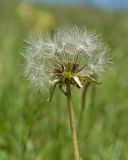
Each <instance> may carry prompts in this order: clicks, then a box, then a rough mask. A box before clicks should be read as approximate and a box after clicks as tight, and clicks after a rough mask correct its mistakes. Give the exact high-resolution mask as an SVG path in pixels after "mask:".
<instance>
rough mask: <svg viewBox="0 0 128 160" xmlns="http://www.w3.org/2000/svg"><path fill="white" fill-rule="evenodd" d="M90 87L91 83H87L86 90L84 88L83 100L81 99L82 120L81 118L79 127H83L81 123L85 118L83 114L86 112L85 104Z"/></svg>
mask: <svg viewBox="0 0 128 160" xmlns="http://www.w3.org/2000/svg"><path fill="white" fill-rule="evenodd" d="M89 86H90V82H87V83H85V85H84V88H83V92H82V98H81V111H80V118H79V126H80V125H81V121H82V118H83V112H84V109H85V103H86V94H87V90H88V87H89Z"/></svg>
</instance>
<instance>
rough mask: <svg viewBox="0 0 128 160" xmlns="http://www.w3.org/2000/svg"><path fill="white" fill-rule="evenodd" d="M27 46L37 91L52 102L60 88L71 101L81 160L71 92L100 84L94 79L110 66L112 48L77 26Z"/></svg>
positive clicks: (27, 68)
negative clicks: (109, 54)
mask: <svg viewBox="0 0 128 160" xmlns="http://www.w3.org/2000/svg"><path fill="white" fill-rule="evenodd" d="M27 43H28V46H27V47H26V53H25V54H24V57H25V59H26V66H25V71H24V73H25V76H26V77H27V78H28V79H29V80H30V82H31V84H33V85H34V86H35V88H36V89H39V90H43V91H45V92H46V91H49V93H50V96H49V100H50V101H51V100H52V97H53V94H54V91H55V89H56V87H58V88H59V89H60V91H61V92H62V93H63V94H64V95H65V96H66V97H67V105H68V112H69V119H70V128H71V135H72V143H73V151H74V160H80V155H79V147H78V140H77V133H76V127H75V116H74V111H73V110H74V109H73V106H72V96H71V92H72V90H71V89H72V87H73V86H74V87H77V88H78V89H80V88H82V87H83V85H84V83H85V82H89V83H95V84H100V82H97V80H96V79H95V78H94V76H93V75H94V74H99V73H100V72H102V71H104V68H105V66H106V65H107V64H108V63H109V58H108V56H107V53H108V47H106V46H105V45H104V43H102V42H101V40H100V39H99V37H98V36H97V34H96V33H95V32H91V31H87V30H86V28H83V29H82V28H79V27H77V26H66V27H60V28H58V29H57V30H56V31H55V34H54V35H53V36H52V38H51V36H50V34H47V35H46V36H45V37H41V35H37V36H35V37H34V38H31V39H30V40H29V41H27Z"/></svg>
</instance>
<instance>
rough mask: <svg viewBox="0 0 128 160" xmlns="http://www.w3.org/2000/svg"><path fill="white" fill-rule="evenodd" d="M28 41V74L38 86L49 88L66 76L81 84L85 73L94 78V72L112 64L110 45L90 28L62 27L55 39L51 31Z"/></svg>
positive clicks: (61, 81)
mask: <svg viewBox="0 0 128 160" xmlns="http://www.w3.org/2000/svg"><path fill="white" fill-rule="evenodd" d="M27 43H28V46H27V47H26V52H25V54H24V57H25V59H26V66H25V71H24V73H25V76H26V77H27V78H28V79H29V80H30V81H31V83H32V84H34V86H35V87H36V88H37V89H42V88H43V89H45V88H48V86H49V85H50V84H51V82H52V81H56V80H57V79H58V81H57V82H58V83H64V81H65V79H66V78H68V79H70V80H71V84H72V85H76V86H77V87H81V86H82V85H80V82H79V80H80V79H83V78H82V77H81V76H84V77H86V78H87V77H90V80H91V75H93V74H97V75H99V73H101V72H103V71H104V70H105V68H106V66H107V64H109V63H110V58H109V57H108V52H109V48H108V47H107V46H106V45H105V44H104V43H103V42H102V41H101V40H100V38H99V36H98V35H97V34H96V33H95V32H91V31H88V30H87V29H86V28H84V29H81V28H79V27H77V26H68V27H60V28H58V29H57V30H56V32H55V34H54V35H53V37H52V39H51V36H50V34H49V35H47V36H46V37H41V36H40V35H37V36H36V37H35V38H32V39H30V40H29V41H27ZM76 77H77V78H76ZM85 80H86V79H85ZM87 80H89V79H87Z"/></svg>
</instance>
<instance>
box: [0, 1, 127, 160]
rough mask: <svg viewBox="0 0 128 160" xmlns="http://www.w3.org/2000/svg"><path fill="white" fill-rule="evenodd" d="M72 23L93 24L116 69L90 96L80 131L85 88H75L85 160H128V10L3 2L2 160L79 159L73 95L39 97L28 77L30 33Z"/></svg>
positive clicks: (0, 16)
mask: <svg viewBox="0 0 128 160" xmlns="http://www.w3.org/2000/svg"><path fill="white" fill-rule="evenodd" d="M63 24H64V25H66V24H77V25H79V26H84V25H86V27H87V28H89V29H93V30H96V31H97V33H101V34H102V36H103V39H104V40H105V42H106V43H108V44H109V46H110V48H111V50H112V53H111V55H112V59H113V64H112V65H111V66H110V68H109V69H108V70H107V71H106V72H105V73H103V74H102V75H101V77H100V80H101V81H102V84H101V85H100V86H96V94H95V105H93V103H92V94H93V93H92V92H93V88H92V86H91V87H90V89H89V92H88V96H87V105H86V106H87V107H86V110H85V112H84V117H83V121H82V124H81V129H79V125H78V119H79V115H80V95H81V91H80V90H78V89H76V88H73V90H72V93H73V94H72V97H73V105H74V109H75V115H76V126H77V129H78V139H79V146H80V151H81V155H82V157H83V160H127V159H128V152H127V148H128V81H127V78H128V27H127V26H128V12H109V11H99V10H97V9H93V8H89V7H85V8H83V7H64V6H47V5H43V4H42V5H36V6H35V5H33V6H29V5H26V8H25V6H24V7H23V6H22V7H21V6H19V4H15V5H14V4H11V3H10V4H4V3H1V4H0V160H69V159H73V151H72V143H71V135H70V128H69V120H68V111H67V106H66V98H65V97H64V96H63V95H62V93H61V92H59V91H58V90H57V91H56V94H55V95H54V97H53V101H52V102H51V103H49V102H46V96H44V95H42V94H39V93H34V91H33V89H32V88H29V87H28V86H29V82H28V81H27V80H26V79H25V78H24V76H23V71H22V70H23V63H24V62H23V58H22V56H21V53H22V52H24V46H25V42H24V40H25V39H26V38H27V36H28V34H29V33H31V32H32V33H35V32H38V31H42V32H44V33H45V32H46V31H47V30H51V31H52V30H54V28H55V27H57V26H60V25H63Z"/></svg>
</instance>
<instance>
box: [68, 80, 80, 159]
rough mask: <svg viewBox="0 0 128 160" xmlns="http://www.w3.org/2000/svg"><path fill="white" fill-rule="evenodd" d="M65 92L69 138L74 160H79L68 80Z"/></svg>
mask: <svg viewBox="0 0 128 160" xmlns="http://www.w3.org/2000/svg"><path fill="white" fill-rule="evenodd" d="M66 91H67V103H68V112H69V119H70V128H71V136H72V143H73V151H74V160H80V156H79V147H78V140H77V133H76V127H75V116H74V111H73V107H72V102H71V86H70V82H69V80H67V83H66Z"/></svg>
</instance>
